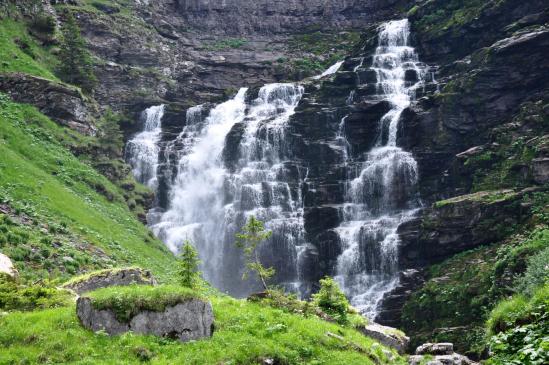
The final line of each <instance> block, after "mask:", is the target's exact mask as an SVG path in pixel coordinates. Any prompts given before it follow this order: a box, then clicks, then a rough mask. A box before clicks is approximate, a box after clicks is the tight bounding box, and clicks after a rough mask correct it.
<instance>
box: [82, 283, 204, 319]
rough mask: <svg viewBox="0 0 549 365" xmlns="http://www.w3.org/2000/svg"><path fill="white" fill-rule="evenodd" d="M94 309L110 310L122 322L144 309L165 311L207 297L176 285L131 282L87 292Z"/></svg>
mask: <svg viewBox="0 0 549 365" xmlns="http://www.w3.org/2000/svg"><path fill="white" fill-rule="evenodd" d="M86 296H87V297H90V298H91V299H92V305H93V307H94V308H95V309H99V310H101V309H111V310H112V311H113V312H114V313H115V316H116V318H117V319H118V320H119V321H121V322H129V321H130V320H131V319H132V318H133V317H134V316H135V315H137V314H138V313H139V312H142V311H152V312H162V311H164V310H165V309H166V308H167V307H173V306H175V305H177V304H179V303H183V302H185V301H188V300H190V299H197V298H199V299H204V297H203V296H202V295H201V294H200V293H199V292H197V291H195V290H192V289H189V288H185V287H180V286H175V285H160V286H149V285H129V286H115V287H109V288H103V289H99V290H96V291H93V292H91V293H89V294H87V295H86Z"/></svg>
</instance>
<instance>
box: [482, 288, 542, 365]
mask: <svg viewBox="0 0 549 365" xmlns="http://www.w3.org/2000/svg"><path fill="white" fill-rule="evenodd" d="M548 310H549V284H546V285H545V286H543V287H540V288H538V290H537V291H536V292H535V293H534V295H533V296H532V297H531V298H530V299H527V298H526V297H524V296H522V295H518V296H515V297H513V298H512V299H510V300H507V301H503V302H501V303H500V304H499V305H498V306H497V307H496V308H495V309H494V310H493V311H492V313H491V315H490V319H489V320H488V322H487V326H488V333H489V334H490V335H491V338H490V341H489V345H490V352H491V353H490V355H491V357H490V359H489V361H488V364H490V365H500V364H501V365H503V364H517V365H518V364H521V365H522V364H524V365H542V364H547V363H548V362H549V336H548V334H549V311H548Z"/></svg>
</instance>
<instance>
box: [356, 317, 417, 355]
mask: <svg viewBox="0 0 549 365" xmlns="http://www.w3.org/2000/svg"><path fill="white" fill-rule="evenodd" d="M358 330H359V331H360V332H362V333H363V334H364V335H366V336H368V337H371V338H373V339H374V340H377V341H379V342H380V343H381V344H383V345H385V346H388V347H392V348H394V349H395V350H397V351H398V353H400V354H403V353H404V352H405V351H406V348H407V347H408V343H409V342H410V338H409V337H406V335H405V334H404V333H402V332H401V331H399V330H397V329H396V328H392V327H387V326H382V325H380V324H377V323H369V324H367V325H366V326H363V327H359V328H358Z"/></svg>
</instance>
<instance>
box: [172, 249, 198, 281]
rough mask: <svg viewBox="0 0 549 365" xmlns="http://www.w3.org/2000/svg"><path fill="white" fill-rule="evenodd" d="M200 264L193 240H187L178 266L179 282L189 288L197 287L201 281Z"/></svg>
mask: <svg viewBox="0 0 549 365" xmlns="http://www.w3.org/2000/svg"><path fill="white" fill-rule="evenodd" d="M198 265H200V259H199V258H198V252H196V249H195V248H194V246H193V245H192V244H191V242H190V241H188V240H187V241H185V244H184V245H183V248H182V249H181V253H180V254H179V262H178V268H177V278H178V280H179V284H181V285H182V286H184V287H187V288H196V287H197V285H198V283H199V281H200V271H199V270H198Z"/></svg>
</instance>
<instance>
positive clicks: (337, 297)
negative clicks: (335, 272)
mask: <svg viewBox="0 0 549 365" xmlns="http://www.w3.org/2000/svg"><path fill="white" fill-rule="evenodd" d="M313 304H315V305H316V306H318V307H319V308H320V309H322V310H323V311H324V312H326V313H327V314H329V315H330V316H332V317H334V318H335V319H336V321H337V322H338V323H347V322H348V318H347V314H348V312H349V309H350V305H349V301H348V300H347V298H346V297H345V294H344V293H343V292H342V291H341V289H340V288H339V285H337V283H336V282H335V281H334V279H332V278H330V277H325V278H324V279H321V280H320V290H319V291H318V293H316V294H313Z"/></svg>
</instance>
